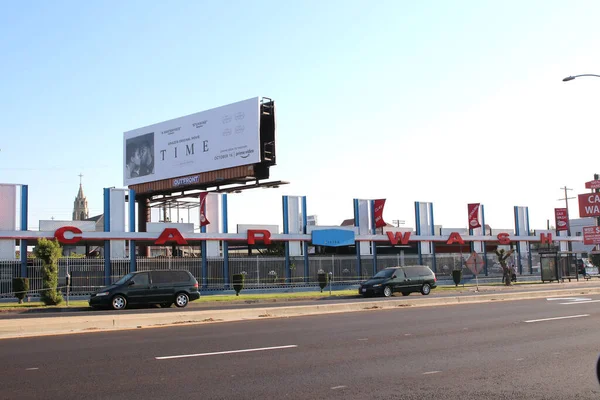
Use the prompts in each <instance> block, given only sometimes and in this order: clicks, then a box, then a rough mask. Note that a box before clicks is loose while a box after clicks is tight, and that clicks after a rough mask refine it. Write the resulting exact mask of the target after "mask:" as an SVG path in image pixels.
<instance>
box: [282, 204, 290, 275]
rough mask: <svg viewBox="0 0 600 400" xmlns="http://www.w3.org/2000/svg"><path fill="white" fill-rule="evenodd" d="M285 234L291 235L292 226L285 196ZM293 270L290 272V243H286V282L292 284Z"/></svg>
mask: <svg viewBox="0 0 600 400" xmlns="http://www.w3.org/2000/svg"><path fill="white" fill-rule="evenodd" d="M282 202H283V204H282V205H283V234H284V235H288V234H289V233H290V224H289V209H288V204H289V197H288V196H283V198H282ZM291 272H292V271H291V270H290V242H289V241H287V240H286V241H285V282H286V283H290V278H291V275H292V274H291Z"/></svg>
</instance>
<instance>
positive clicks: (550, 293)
mask: <svg viewBox="0 0 600 400" xmlns="http://www.w3.org/2000/svg"><path fill="white" fill-rule="evenodd" d="M584 294H588V295H589V294H600V287H597V288H588V289H586V288H573V289H559V290H544V291H535V292H515V293H493V294H481V295H474V296H452V297H439V298H414V299H398V300H395V299H394V300H389V301H368V302H349V303H341V304H340V303H337V304H319V305H308V306H282V307H269V308H261V307H256V308H250V309H236V310H227V309H225V310H202V311H182V312H171V313H165V314H126V315H98V316H64V317H63V316H60V317H40V318H32V319H30V318H24V319H9V320H3V321H2V325H1V326H0V339H11V338H24V337H36V336H46V335H64V334H72V333H86V332H106V331H115V330H127V329H141V328H157V327H165V326H173V325H192V324H206V323H218V322H234V321H248V320H258V319H271V318H290V317H299V316H308V315H322V314H337V313H347V312H359V311H370V310H390V309H397V308H405V307H432V306H444V305H460V304H476V303H488V302H502V301H514V300H529V299H539V298H546V297H555V296H575V295H584Z"/></svg>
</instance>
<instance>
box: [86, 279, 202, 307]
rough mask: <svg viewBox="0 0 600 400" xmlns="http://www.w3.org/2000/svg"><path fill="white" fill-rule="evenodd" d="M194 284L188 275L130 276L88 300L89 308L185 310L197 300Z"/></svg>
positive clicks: (196, 282)
mask: <svg viewBox="0 0 600 400" xmlns="http://www.w3.org/2000/svg"><path fill="white" fill-rule="evenodd" d="M199 298H200V292H199V291H198V281H197V280H196V278H194V276H193V275H192V274H191V273H189V272H188V271H172V270H169V271H145V272H131V273H129V274H127V275H125V276H124V277H122V278H121V279H119V280H118V281H116V282H115V283H113V284H112V285H110V286H107V287H105V288H102V289H100V290H98V291H97V292H95V293H93V294H92V295H91V296H90V301H89V304H90V306H91V307H94V308H100V307H112V308H113V309H114V310H122V309H124V308H125V307H127V305H128V304H160V305H161V307H171V305H172V304H173V303H175V305H176V306H177V307H185V306H187V305H188V303H189V302H190V301H191V300H198V299H199Z"/></svg>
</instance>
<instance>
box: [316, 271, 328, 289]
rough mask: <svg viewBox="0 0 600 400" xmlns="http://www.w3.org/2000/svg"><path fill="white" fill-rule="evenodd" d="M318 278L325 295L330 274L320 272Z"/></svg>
mask: <svg viewBox="0 0 600 400" xmlns="http://www.w3.org/2000/svg"><path fill="white" fill-rule="evenodd" d="M317 277H318V279H319V287H320V288H321V293H323V289H325V287H326V286H327V283H329V274H328V273H326V272H320V273H319V275H317Z"/></svg>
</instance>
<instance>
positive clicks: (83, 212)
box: [73, 174, 90, 221]
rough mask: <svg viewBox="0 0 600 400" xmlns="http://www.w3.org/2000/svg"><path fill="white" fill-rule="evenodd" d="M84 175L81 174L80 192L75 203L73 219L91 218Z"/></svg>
mask: <svg viewBox="0 0 600 400" xmlns="http://www.w3.org/2000/svg"><path fill="white" fill-rule="evenodd" d="M82 178H83V175H82V174H79V192H77V197H75V202H74V204H73V221H83V220H86V219H88V218H89V216H90V212H89V210H88V202H87V199H86V198H85V196H84V194H83V182H82Z"/></svg>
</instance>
